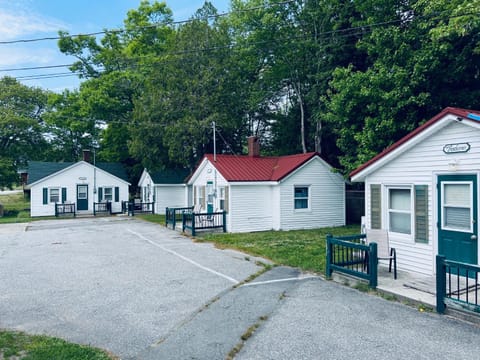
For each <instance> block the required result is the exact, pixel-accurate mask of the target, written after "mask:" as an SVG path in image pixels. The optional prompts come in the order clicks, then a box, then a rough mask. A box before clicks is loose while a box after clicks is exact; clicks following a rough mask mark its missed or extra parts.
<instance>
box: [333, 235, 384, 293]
mask: <svg viewBox="0 0 480 360" xmlns="http://www.w3.org/2000/svg"><path fill="white" fill-rule="evenodd" d="M365 238H366V235H365V234H359V235H350V236H339V237H333V236H332V235H327V261H326V275H327V276H328V277H330V276H332V273H333V271H338V272H341V273H345V274H348V275H351V276H355V277H358V278H360V279H364V280H368V282H369V286H370V287H371V288H373V289H375V288H376V287H377V284H378V272H377V263H378V257H377V244H376V243H374V242H372V243H370V244H368V245H366V244H364V242H365Z"/></svg>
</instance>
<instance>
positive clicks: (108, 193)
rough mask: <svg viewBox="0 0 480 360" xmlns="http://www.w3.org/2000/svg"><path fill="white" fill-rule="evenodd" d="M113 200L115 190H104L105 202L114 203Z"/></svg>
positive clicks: (109, 188) (107, 188)
mask: <svg viewBox="0 0 480 360" xmlns="http://www.w3.org/2000/svg"><path fill="white" fill-rule="evenodd" d="M112 200H113V188H111V187H106V188H103V201H112Z"/></svg>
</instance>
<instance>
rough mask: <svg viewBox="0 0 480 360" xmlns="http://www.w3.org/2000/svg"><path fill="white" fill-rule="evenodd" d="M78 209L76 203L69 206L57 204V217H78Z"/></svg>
mask: <svg viewBox="0 0 480 360" xmlns="http://www.w3.org/2000/svg"><path fill="white" fill-rule="evenodd" d="M75 209H76V207H75V203H68V204H57V203H55V216H56V217H59V216H61V215H65V214H71V215H73V216H74V217H75V216H76V210H75Z"/></svg>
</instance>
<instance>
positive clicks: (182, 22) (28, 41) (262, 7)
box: [0, 0, 297, 45]
mask: <svg viewBox="0 0 480 360" xmlns="http://www.w3.org/2000/svg"><path fill="white" fill-rule="evenodd" d="M296 1H297V0H286V1H281V2H278V3H272V4H265V5H259V6H255V7H251V8H247V9H240V10H234V11H229V12H228V11H227V12H223V13H220V14H216V15H209V16H206V17H205V18H206V19H217V18H220V17H223V16H228V15H230V14H234V13H242V12H248V11H255V10H259V9H266V8H269V7H273V6H277V5H286V4H289V3H293V2H296ZM197 20H198V19H189V20H180V21H171V22H167V23H156V24H152V25H145V26H137V27H134V28H132V29H130V30H142V29H153V28H157V27H160V26H167V25H172V26H174V25H181V24H187V23H190V22H194V21H197ZM130 30H127V29H110V30H102V31H95V32H91V33H85V34H74V35H66V36H65V35H64V36H49V37H41V38H30V39H18V40H9V41H0V45H10V44H18V43H32V42H39V41H48V40H60V39H63V38H75V37H79V36H97V35H104V34H118V33H123V32H126V31H130Z"/></svg>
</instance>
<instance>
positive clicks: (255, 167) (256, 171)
mask: <svg viewBox="0 0 480 360" xmlns="http://www.w3.org/2000/svg"><path fill="white" fill-rule="evenodd" d="M314 156H318V154H317V153H315V152H310V153H306V154H297V155H287V156H266V157H263V156H258V157H253V156H246V155H242V156H236V155H217V156H216V161H214V160H213V154H206V155H205V157H206V158H207V159H208V160H209V161H210V162H211V163H212V164H214V165H215V168H216V169H217V170H218V171H219V172H220V174H222V176H223V177H224V178H225V180H227V181H233V182H234V181H279V180H281V179H283V178H284V177H285V176H287V175H288V174H290V173H291V172H292V171H294V170H296V169H297V168H299V167H300V166H301V165H303V164H305V163H306V162H307V161H308V160H310V159H311V158H313V157H314Z"/></svg>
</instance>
